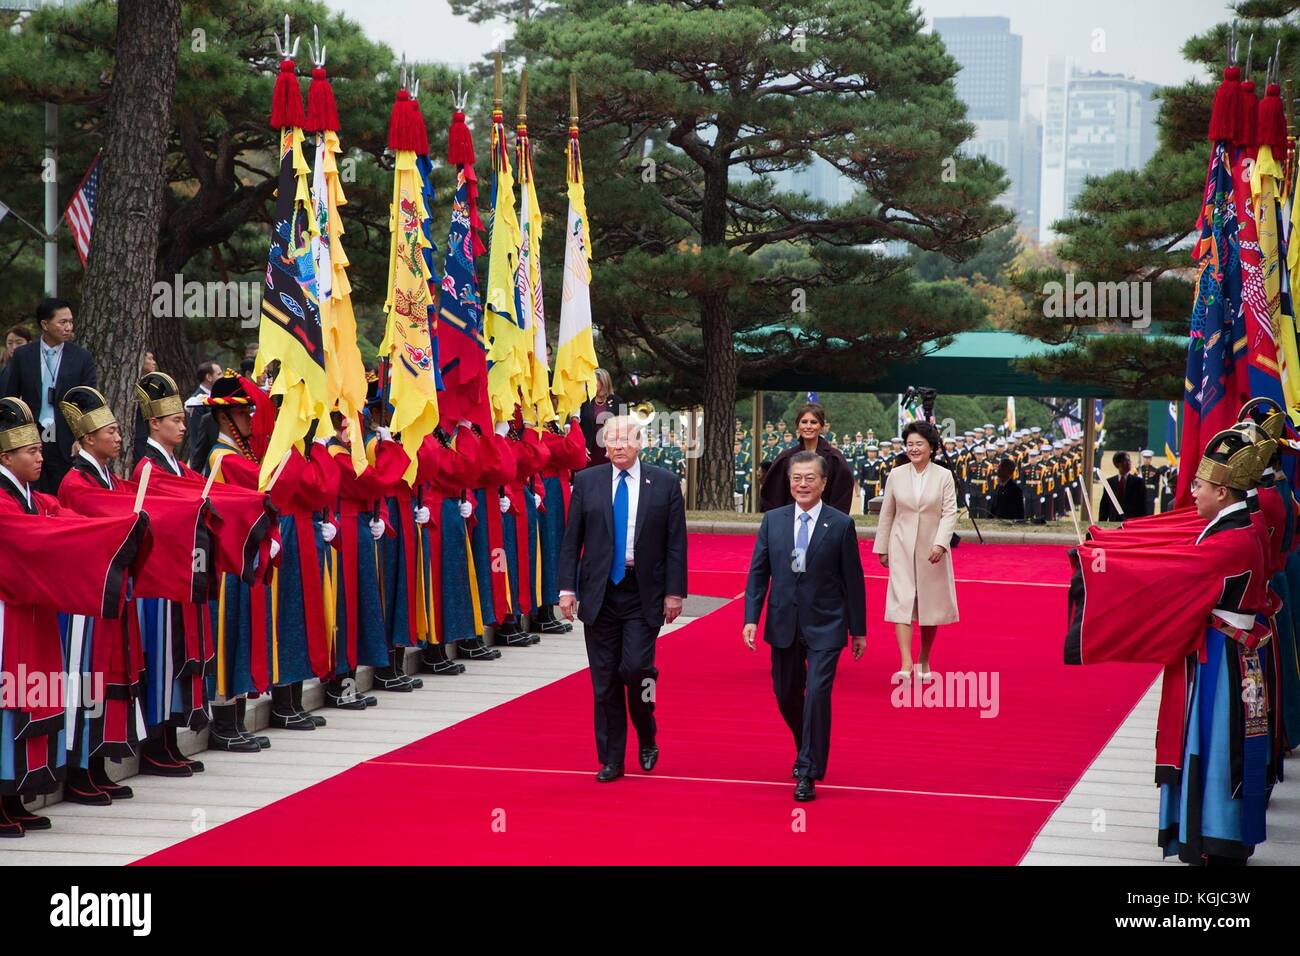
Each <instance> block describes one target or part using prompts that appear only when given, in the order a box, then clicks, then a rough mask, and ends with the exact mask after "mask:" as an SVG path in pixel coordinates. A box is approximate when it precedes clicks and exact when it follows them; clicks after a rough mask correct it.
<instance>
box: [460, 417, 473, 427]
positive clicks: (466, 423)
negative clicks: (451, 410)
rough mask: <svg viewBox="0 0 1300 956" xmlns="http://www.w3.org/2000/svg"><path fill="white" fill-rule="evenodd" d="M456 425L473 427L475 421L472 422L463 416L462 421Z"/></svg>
mask: <svg viewBox="0 0 1300 956" xmlns="http://www.w3.org/2000/svg"><path fill="white" fill-rule="evenodd" d="M456 427H457V428H469V429H473V427H474V423H473V422H471V421H470V420H469V419H468V418H462V419H461V420H460V421H458V422H457V423H456Z"/></svg>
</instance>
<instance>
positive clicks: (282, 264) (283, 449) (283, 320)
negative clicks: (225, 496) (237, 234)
mask: <svg viewBox="0 0 1300 956" xmlns="http://www.w3.org/2000/svg"><path fill="white" fill-rule="evenodd" d="M305 121H306V118H305V116H304V114H303V109H302V93H301V91H300V90H299V89H298V80H297V78H296V77H295V75H294V65H293V61H292V60H287V59H286V60H283V61H282V62H281V63H280V75H279V76H278V77H277V78H276V94H275V105H274V108H273V110H272V115H271V125H272V126H274V127H277V128H278V129H279V130H280V175H279V183H278V186H277V193H276V199H275V220H274V223H273V227H272V230H271V248H270V251H269V252H268V253H267V261H266V284H265V288H264V289H263V292H262V319H261V325H260V328H259V330H258V349H257V362H256V366H255V368H254V374H255V375H257V376H260V375H261V374H262V373H263V372H264V371H265V370H266V367H267V366H268V365H270V364H271V363H272V362H277V363H279V372H278V374H277V375H276V377H275V382H274V384H273V385H272V386H271V395H272V396H275V395H279V396H281V402H280V410H279V412H278V414H277V415H276V418H275V431H274V432H273V433H272V435H271V441H270V445H269V447H268V448H267V451H266V454H265V455H263V457H262V469H261V473H260V475H259V477H258V481H259V483H260V485H261V486H262V487H263V488H264V487H266V484H267V482H269V481H270V480H271V474H272V472H274V471H275V468H276V466H277V465H278V464H279V463H280V461H281V460H282V459H283V458H284V456H285V455H286V454H287V453H288V451H289V449H290V448H292V447H293V446H294V445H295V444H297V443H298V442H299V441H302V440H303V439H304V438H305V437H306V435H307V432H308V430H309V429H310V428H311V425H312V422H313V421H316V420H317V419H320V418H323V417H324V416H325V413H326V411H327V404H326V384H325V348H324V333H323V330H322V328H321V316H320V300H319V294H318V289H317V284H316V265H315V259H314V256H313V254H312V240H313V238H314V237H316V236H317V235H319V229H318V227H317V223H316V216H315V211H314V209H313V207H312V199H311V190H310V189H309V188H308V181H307V174H308V172H309V171H310V170H309V167H308V166H307V160H306V159H305V158H304V157H303V154H302V145H303V141H304V139H305V135H304V133H303V131H302V126H303V124H304V123H305Z"/></svg>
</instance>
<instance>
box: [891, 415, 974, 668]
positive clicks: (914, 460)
mask: <svg viewBox="0 0 1300 956" xmlns="http://www.w3.org/2000/svg"><path fill="white" fill-rule="evenodd" d="M903 448H904V450H905V451H906V453H907V459H908V462H909V463H908V464H906V465H902V466H899V467H895V468H893V469H892V470H891V471H890V472H889V477H888V479H886V481H885V493H884V501H883V502H882V503H881V506H880V525H879V526H878V527H877V529H876V540H875V544H874V547H873V550H874V551H875V552H876V554H878V555H880V563H881V564H882V565H883V566H884V567H886V568H888V569H889V595H888V598H887V600H886V602H885V620H886V621H890V622H892V623H893V625H894V634H895V636H896V637H897V638H898V650H899V654H900V655H901V656H902V661H903V666H902V668H901V669H900V670H899V672H898V673H897V674H895V675H894V679H895V680H900V679H905V678H908V677H911V676H912V675H913V674H915V675H916V677H917V679H918V680H921V681H926V680H930V679H931V678H932V677H933V676H934V675H933V674H931V673H930V651H931V649H932V648H933V647H934V638H935V634H936V632H937V631H938V627H939V625H940V624H951V623H953V622H954V621H956V620H957V587H956V584H955V583H954V581H953V574H952V555H951V554H949V551H948V545H949V543H950V542H951V540H952V530H953V527H954V526H955V525H956V524H957V486H956V484H955V482H954V481H953V477H952V472H950V471H949V470H948V469H947V468H944V467H943V466H942V465H937V464H934V463H933V462H932V461H931V459H932V458H933V457H934V455H935V454H937V453H938V451H939V431H938V429H936V428H935V427H934V426H933V425H931V424H930V423H929V422H912V423H910V424H909V425H907V426H906V427H905V428H904V429H903ZM913 621H916V622H917V623H919V624H920V625H921V657H920V660H918V661H917V662H916V666H915V667H913V665H912V622H913Z"/></svg>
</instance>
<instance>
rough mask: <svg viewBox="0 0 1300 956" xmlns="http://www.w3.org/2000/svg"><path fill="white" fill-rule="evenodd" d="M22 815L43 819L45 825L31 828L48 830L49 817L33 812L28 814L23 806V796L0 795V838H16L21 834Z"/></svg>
mask: <svg viewBox="0 0 1300 956" xmlns="http://www.w3.org/2000/svg"><path fill="white" fill-rule="evenodd" d="M24 816H31V818H32V819H33V820H37V819H39V820H44V821H45V823H46V826H40V825H37V826H34V827H32V828H31V829H33V830H48V829H49V826H48V824H49V822H50V821H49V818H47V817H37V816H36V815H35V814H28V813H27V808H26V807H24V806H23V798H22V797H19V796H9V797H0V839H3V838H6V837H9V838H14V839H16V838H17V837H20V836H22V835H23V824H22V819H23V817H24Z"/></svg>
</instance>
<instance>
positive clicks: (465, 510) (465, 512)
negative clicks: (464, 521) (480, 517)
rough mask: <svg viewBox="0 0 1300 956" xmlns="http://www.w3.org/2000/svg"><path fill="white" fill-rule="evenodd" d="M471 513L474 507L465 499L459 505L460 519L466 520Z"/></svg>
mask: <svg viewBox="0 0 1300 956" xmlns="http://www.w3.org/2000/svg"><path fill="white" fill-rule="evenodd" d="M473 513H474V506H473V505H472V504H470V501H469V499H468V498H466V499H465V500H464V501H462V502H461V503H460V516H461V517H462V518H468V517H469V516H470V515H472V514H473Z"/></svg>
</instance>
